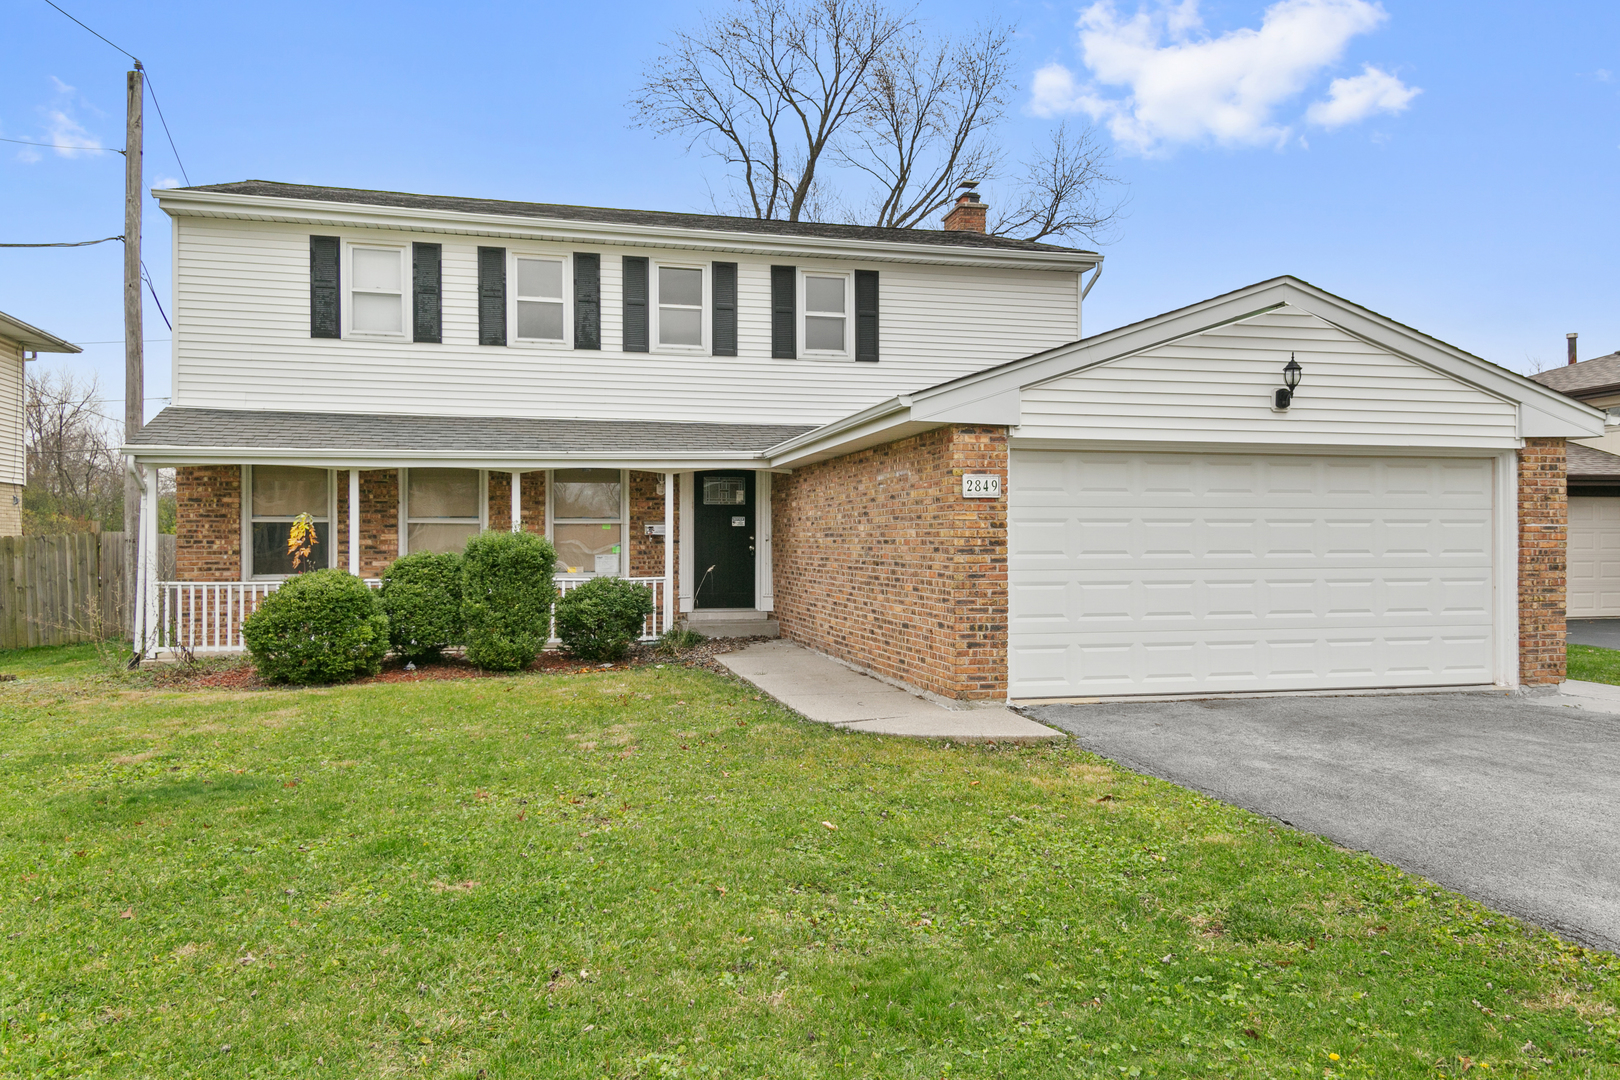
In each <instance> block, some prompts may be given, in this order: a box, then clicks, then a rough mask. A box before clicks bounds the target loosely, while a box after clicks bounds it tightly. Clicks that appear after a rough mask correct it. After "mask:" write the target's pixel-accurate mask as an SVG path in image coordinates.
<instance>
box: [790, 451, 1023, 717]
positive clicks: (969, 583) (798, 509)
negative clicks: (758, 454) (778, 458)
mask: <svg viewBox="0 0 1620 1080" xmlns="http://www.w3.org/2000/svg"><path fill="white" fill-rule="evenodd" d="M967 472H975V473H979V472H982V473H996V474H999V475H1000V476H1001V477H1002V483H1003V489H1004V490H1003V496H1002V498H1001V499H998V500H979V499H964V498H962V482H961V476H962V474H963V473H967ZM1006 478H1007V431H1006V429H1005V428H1000V427H977V426H961V425H958V426H953V427H946V428H941V429H939V430H936V431H931V432H928V433H926V434H923V435H918V436H916V437H914V438H910V439H902V440H900V441H898V442H893V443H888V444H886V445H883V446H878V447H874V448H872V449H870V450H863V451H860V452H859V453H855V454H850V455H847V456H845V457H841V458H835V459H833V460H831V461H826V462H822V463H820V464H817V465H811V466H808V467H806V468H803V469H798V470H795V471H794V472H793V474H792V475H789V476H778V477H775V478H774V479H773V480H772V492H771V495H772V498H771V506H772V536H773V546H774V551H775V555H774V560H775V561H774V568H775V573H774V585H775V595H776V605H775V606H776V615H777V618H778V619H779V620H780V621H781V624H782V633H783V636H785V637H789V638H792V639H793V640H795V641H798V642H801V643H803V644H805V645H808V646H810V647H811V648H813V649H818V650H820V651H821V652H825V653H827V654H829V655H831V656H836V657H839V658H841V659H844V660H847V661H849V662H850V663H853V664H856V665H858V666H860V667H863V668H866V669H868V670H871V671H874V672H877V673H879V674H881V675H886V676H888V677H890V678H894V679H900V680H903V681H905V682H907V683H910V684H912V685H914V686H918V687H921V688H922V689H925V690H930V691H932V692H934V693H937V694H940V695H943V696H945V697H950V698H993V697H1000V696H1003V695H1004V694H1005V693H1006V691H1007V504H1006V501H1005V499H1006V495H1005V485H1006Z"/></svg>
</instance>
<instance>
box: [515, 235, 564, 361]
mask: <svg viewBox="0 0 1620 1080" xmlns="http://www.w3.org/2000/svg"><path fill="white" fill-rule="evenodd" d="M515 261H516V263H517V274H516V277H517V287H516V288H515V289H514V290H513V296H514V298H515V299H514V301H513V302H514V303H515V304H516V305H517V338H518V340H520V341H562V340H563V327H564V325H565V324H564V321H563V264H562V260H561V259H544V258H536V257H534V256H529V255H519V256H516V257H515Z"/></svg>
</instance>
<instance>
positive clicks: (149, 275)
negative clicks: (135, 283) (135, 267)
mask: <svg viewBox="0 0 1620 1080" xmlns="http://www.w3.org/2000/svg"><path fill="white" fill-rule="evenodd" d="M141 277H143V278H145V279H146V290H147V292H150V293H151V294H152V303H154V304H156V305H157V309H158V314H159V315H162V316H163V325H164V326H167V327H168V328H169V333H171V334H172V333H174V324H173V323H172V322H170V321H169V316H168V313H167V312H165V311H164V310H163V301H161V300H159V299H158V294H157V287H156V286H154V285H153V284H152V271H150V270H148V269H147V268H146V260H145V259H142V260H141Z"/></svg>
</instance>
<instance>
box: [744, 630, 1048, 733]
mask: <svg viewBox="0 0 1620 1080" xmlns="http://www.w3.org/2000/svg"><path fill="white" fill-rule="evenodd" d="M715 659H717V660H719V661H720V663H722V664H724V665H725V666H726V667H727V668H729V669H731V671H732V673H733V674H735V675H737V676H739V677H741V678H744V679H747V680H748V681H749V682H751V683H753V684H754V685H755V686H757V687H759V688H760V689H761V690H763V691H765V692H766V693H767V694H769V695H771V697H773V698H775V699H776V700H777V701H780V702H781V703H782V704H784V705H786V706H787V707H788V708H790V709H792V710H793V711H794V712H796V713H799V714H800V715H801V716H804V717H806V718H807V719H810V720H814V721H816V722H818V723H822V724H832V725H834V726H835V727H841V728H843V729H844V730H846V731H864V732H867V733H869V734H872V735H899V736H903V737H905V738H911V739H943V740H949V741H951V742H963V743H1039V742H1062V741H1064V740H1065V739H1067V738H1068V736H1067V735H1065V734H1064V733H1063V732H1061V731H1054V730H1053V729H1051V728H1049V727H1046V726H1045V725H1043V724H1037V723H1035V721H1033V720H1028V719H1025V718H1024V717H1022V716H1019V715H1018V714H1017V713H1015V712H1013V711H1012V710H1010V709H1007V708H1006V707H1004V706H1000V705H995V706H989V707H971V706H970V707H966V708H962V709H947V708H945V707H944V706H943V705H936V704H935V703H934V702H932V701H929V700H928V699H927V698H922V697H918V696H917V695H915V694H909V693H907V692H906V691H904V690H901V689H900V688H899V687H895V686H890V685H889V684H888V683H886V682H882V681H881V680H879V679H874V678H873V677H872V676H870V675H863V674H861V673H860V672H858V671H855V670H853V669H852V668H848V667H845V666H844V665H843V664H840V663H839V662H838V661H836V660H831V659H829V658H827V657H825V656H822V655H821V654H820V653H815V652H811V651H810V650H809V649H805V648H801V647H800V646H798V645H795V644H793V643H792V642H790V641H762V642H758V643H756V644H753V645H750V646H748V647H747V648H745V649H739V650H737V651H736V652H729V653H722V654H720V655H719V656H718V657H716V658H715Z"/></svg>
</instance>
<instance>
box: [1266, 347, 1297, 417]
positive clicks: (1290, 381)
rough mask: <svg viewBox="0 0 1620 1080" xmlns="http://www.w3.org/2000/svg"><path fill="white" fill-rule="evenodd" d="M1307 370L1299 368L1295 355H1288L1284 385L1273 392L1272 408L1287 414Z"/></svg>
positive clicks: (1284, 367) (1284, 372)
mask: <svg viewBox="0 0 1620 1080" xmlns="http://www.w3.org/2000/svg"><path fill="white" fill-rule="evenodd" d="M1304 374H1305V369H1304V368H1302V367H1300V366H1299V361H1298V360H1295V359H1294V354H1293V353H1289V354H1288V363H1286V364H1284V365H1283V385H1282V386H1280V387H1278V388H1277V389H1276V390H1273V391H1272V399H1271V408H1272V409H1273V411H1275V412H1287V411H1288V406H1290V405H1292V404H1293V403H1294V387H1296V386H1298V385H1299V380H1300V376H1302V375H1304Z"/></svg>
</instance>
